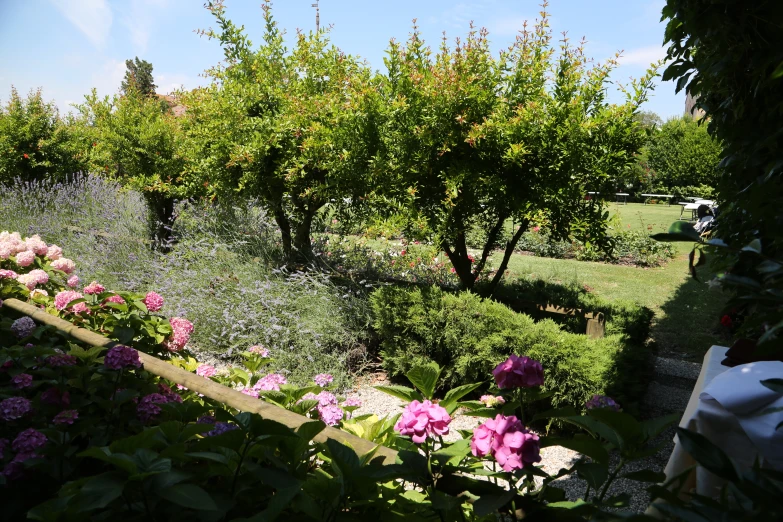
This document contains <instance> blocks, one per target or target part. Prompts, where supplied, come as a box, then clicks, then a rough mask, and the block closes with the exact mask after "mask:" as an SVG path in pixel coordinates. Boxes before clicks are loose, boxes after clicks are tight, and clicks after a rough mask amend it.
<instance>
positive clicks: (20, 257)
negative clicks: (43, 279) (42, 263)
mask: <svg viewBox="0 0 783 522" xmlns="http://www.w3.org/2000/svg"><path fill="white" fill-rule="evenodd" d="M33 261H35V252H31V251H30V250H25V251H24V252H19V253H18V254H16V264H17V265H19V266H30V265H32V264H33Z"/></svg>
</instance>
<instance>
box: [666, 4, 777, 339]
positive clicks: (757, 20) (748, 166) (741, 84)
mask: <svg viewBox="0 0 783 522" xmlns="http://www.w3.org/2000/svg"><path fill="white" fill-rule="evenodd" d="M663 19H668V23H667V26H666V43H668V45H669V48H668V58H669V59H670V60H671V64H670V65H669V66H668V67H667V69H666V71H665V73H664V75H663V79H664V80H676V82H677V90H678V91H680V90H683V89H685V90H686V91H687V92H689V93H690V94H692V95H693V96H694V97H695V98H696V107H697V108H698V109H701V110H703V111H704V112H705V113H706V119H707V120H708V121H709V124H708V126H707V130H708V131H709V133H710V134H711V135H712V136H714V137H715V138H716V139H718V140H720V141H721V142H722V143H723V145H724V148H723V152H722V156H721V157H722V160H721V167H722V168H723V172H722V174H721V175H720V178H719V183H718V191H719V195H720V199H721V200H722V202H721V209H720V210H721V213H720V215H719V217H718V229H717V231H716V233H717V234H718V235H719V237H720V238H721V240H722V241H723V242H724V243H725V244H727V245H728V248H723V249H719V250H718V258H719V261H720V263H719V265H720V266H722V267H723V268H726V269H727V271H728V272H729V273H728V274H726V275H725V277H723V278H722V281H723V282H724V283H725V284H726V285H727V286H728V287H730V288H732V289H733V290H734V291H735V292H736V296H737V297H736V299H735V300H733V301H732V302H731V303H730V306H739V307H742V308H744V309H746V310H747V311H748V312H749V320H748V321H747V327H748V329H747V332H746V335H753V336H758V337H759V339H760V341H761V342H762V343H764V342H771V343H772V344H771V345H772V346H775V347H777V348H778V349H782V348H783V341H782V340H781V339H783V338H782V337H781V335H780V332H781V331H783V299H781V297H780V296H781V295H783V259H782V258H783V232H782V231H783V212H781V210H780V202H781V201H783V117H781V116H783V31H781V27H783V4H781V3H780V2H745V1H743V0H722V1H721V2H713V1H711V0H667V3H666V6H665V7H664V8H663Z"/></svg>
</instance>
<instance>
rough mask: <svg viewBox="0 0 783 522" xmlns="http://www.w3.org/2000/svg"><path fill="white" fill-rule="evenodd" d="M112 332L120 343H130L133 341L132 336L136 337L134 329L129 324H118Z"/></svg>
mask: <svg viewBox="0 0 783 522" xmlns="http://www.w3.org/2000/svg"><path fill="white" fill-rule="evenodd" d="M112 333H113V334H114V337H115V338H117V342H119V343H120V344H130V343H131V342H132V341H133V338H134V337H136V330H134V329H133V328H131V327H130V326H120V327H118V328H115V329H114V332H112Z"/></svg>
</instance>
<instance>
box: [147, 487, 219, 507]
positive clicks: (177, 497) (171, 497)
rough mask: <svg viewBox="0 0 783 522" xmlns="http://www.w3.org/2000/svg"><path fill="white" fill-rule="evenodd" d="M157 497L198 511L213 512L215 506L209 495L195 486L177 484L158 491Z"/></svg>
mask: <svg viewBox="0 0 783 522" xmlns="http://www.w3.org/2000/svg"><path fill="white" fill-rule="evenodd" d="M158 495H159V496H161V497H162V498H165V499H166V500H168V501H169V502H171V503H173V504H177V505H178V506H182V507H186V508H188V509H196V510H198V511H215V510H217V505H215V501H214V500H212V497H211V496H210V494H209V493H207V492H206V491H204V489H202V488H200V487H199V486H196V485H195V484H177V485H175V486H171V487H170V488H167V489H164V490H162V491H158Z"/></svg>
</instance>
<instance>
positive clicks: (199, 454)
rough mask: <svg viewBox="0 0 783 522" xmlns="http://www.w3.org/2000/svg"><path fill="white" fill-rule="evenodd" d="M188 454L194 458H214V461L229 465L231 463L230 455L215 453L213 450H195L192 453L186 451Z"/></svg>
mask: <svg viewBox="0 0 783 522" xmlns="http://www.w3.org/2000/svg"><path fill="white" fill-rule="evenodd" d="M186 455H187V456H188V457H192V458H194V459H205V460H212V461H214V462H220V463H221V464H225V465H228V463H229V460H228V457H226V456H225V455H222V454H220V453H214V452H211V451H194V452H191V453H186Z"/></svg>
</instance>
